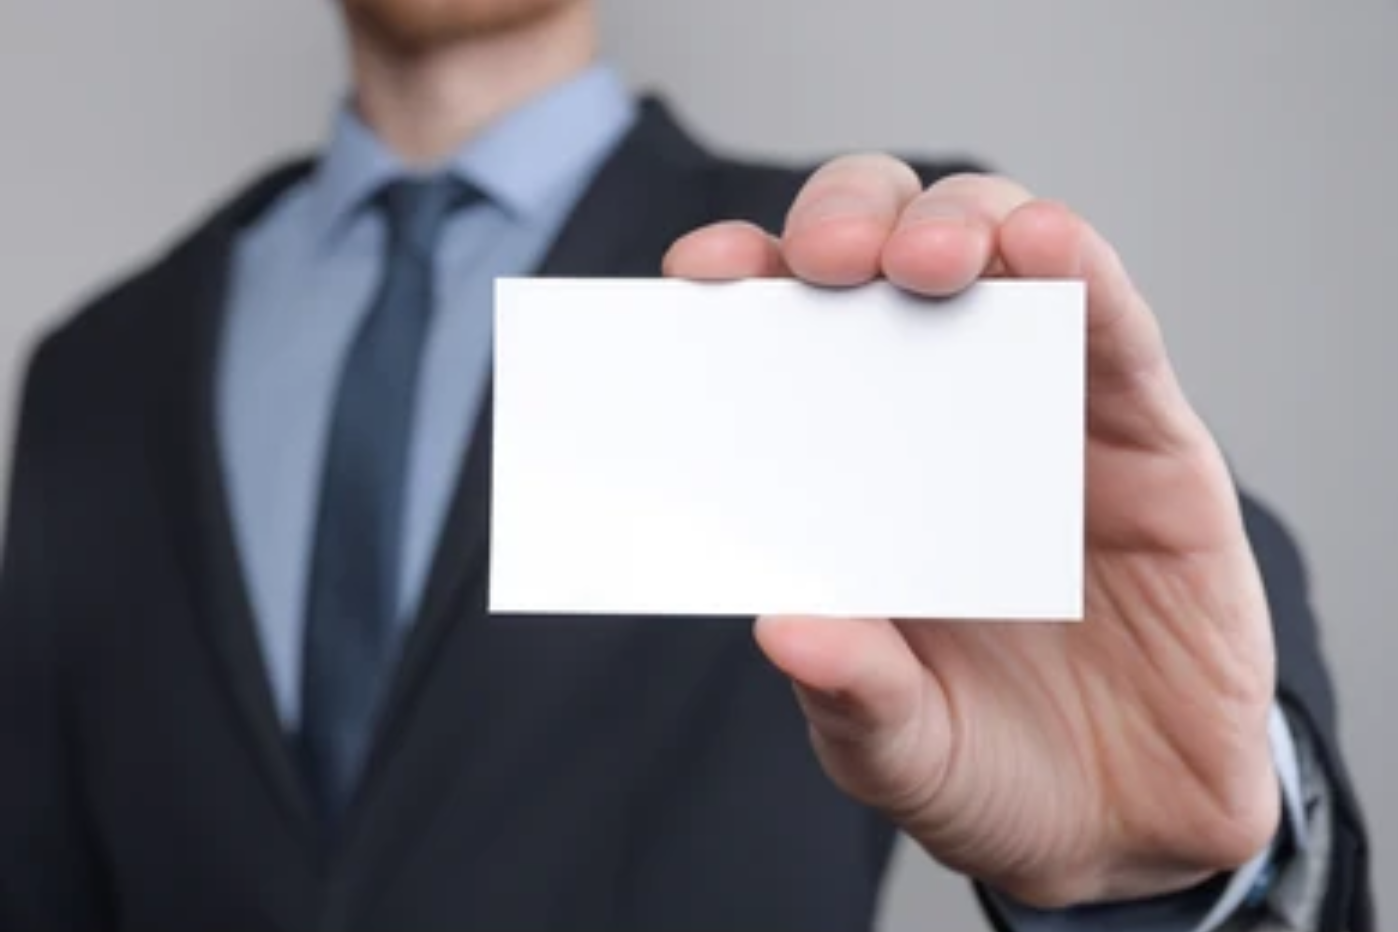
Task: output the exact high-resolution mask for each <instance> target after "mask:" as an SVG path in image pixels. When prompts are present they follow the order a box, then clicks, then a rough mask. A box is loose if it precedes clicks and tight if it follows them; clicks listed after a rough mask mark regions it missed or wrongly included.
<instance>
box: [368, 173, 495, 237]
mask: <svg viewBox="0 0 1398 932" xmlns="http://www.w3.org/2000/svg"><path fill="white" fill-rule="evenodd" d="M479 196H480V195H479V193H478V192H477V191H476V189H475V188H473V187H472V186H471V185H470V184H468V183H467V182H466V181H463V180H462V179H460V178H458V177H456V176H455V175H451V174H443V175H432V176H429V177H422V178H403V179H400V180H398V181H394V182H391V183H389V184H388V185H386V186H385V187H384V188H383V190H382V191H381V192H380V193H379V203H380V204H381V205H382V208H383V211H384V217H385V219H386V220H387V222H388V232H389V239H390V241H391V242H393V243H394V244H395V245H396V246H397V247H399V248H403V247H406V248H408V249H409V250H412V251H413V252H418V253H422V254H430V253H431V251H432V249H433V247H434V246H435V245H436V243H437V237H438V236H439V235H441V232H442V224H443V223H444V222H445V221H446V219H447V217H448V216H450V215H451V213H452V212H453V211H455V210H458V209H460V208H462V207H464V206H466V205H467V204H468V203H470V202H471V201H474V200H476V199H477V198H478V197H479Z"/></svg>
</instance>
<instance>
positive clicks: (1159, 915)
mask: <svg viewBox="0 0 1398 932" xmlns="http://www.w3.org/2000/svg"><path fill="white" fill-rule="evenodd" d="M1267 737H1268V740H1269V742H1270V744H1271V749H1272V760H1273V762H1274V764H1275V766H1276V769H1277V779H1278V781H1279V782H1280V784H1281V793H1282V809H1283V817H1284V818H1285V820H1286V830H1287V831H1289V832H1290V834H1291V839H1292V842H1293V844H1294V846H1295V850H1296V851H1298V852H1300V851H1304V850H1305V849H1306V846H1307V843H1308V838H1307V834H1306V809H1305V797H1304V795H1303V792H1302V781H1301V764H1300V757H1299V755H1298V753H1297V748H1296V740H1295V736H1294V735H1293V734H1292V732H1291V726H1290V724H1289V723H1288V722H1287V720H1286V716H1285V714H1283V712H1282V710H1281V708H1280V707H1279V706H1277V705H1273V706H1272V710H1271V714H1270V716H1269V717H1268V720H1267ZM1275 856H1276V852H1275V850H1274V846H1272V845H1268V846H1267V848H1266V849H1265V850H1263V851H1262V853H1260V854H1258V855H1257V857H1255V858H1253V859H1252V860H1251V861H1249V862H1248V863H1247V864H1244V865H1243V866H1242V867H1241V868H1239V869H1238V870H1236V871H1234V872H1233V873H1232V874H1231V875H1228V877H1227V879H1226V881H1225V880H1223V879H1222V878H1220V879H1219V880H1217V881H1215V882H1213V883H1209V884H1205V885H1203V886H1202V887H1199V888H1196V889H1195V890H1190V891H1185V892H1183V893H1179V894H1175V895H1173V896H1164V897H1158V898H1155V899H1151V900H1143V901H1140V902H1136V903H1113V904H1109V905H1100V906H1082V907H1076V908H1073V909H1064V910H1038V909H1033V908H1031V907H1028V906H1024V905H1021V904H1019V903H1015V902H1013V901H1011V900H1010V899H1009V898H1008V897H1005V896H1002V895H1000V894H998V893H996V892H995V891H993V890H988V891H986V892H987V899H988V900H989V902H990V905H991V908H993V909H994V910H995V911H996V912H998V913H999V916H1000V919H1001V920H1003V921H1004V923H1005V924H1006V925H1007V926H1008V928H1010V929H1011V930H1013V932H1117V930H1121V929H1131V930H1133V932H1218V930H1219V929H1221V928H1222V927H1223V925H1224V924H1225V923H1226V922H1228V921H1229V920H1230V919H1232V918H1233V917H1234V916H1235V915H1236V914H1237V913H1238V912H1239V911H1240V910H1241V909H1243V908H1244V907H1246V906H1251V905H1254V904H1255V902H1256V901H1258V900H1260V899H1261V898H1263V897H1265V896H1266V893H1267V889H1266V887H1267V885H1268V882H1269V880H1270V878H1271V877H1272V876H1273V875H1274V873H1275V871H1276V870H1277V869H1278V868H1279V867H1280V866H1281V865H1278V864H1276V863H1274V861H1275Z"/></svg>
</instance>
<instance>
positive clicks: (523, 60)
mask: <svg viewBox="0 0 1398 932" xmlns="http://www.w3.org/2000/svg"><path fill="white" fill-rule="evenodd" d="M592 17H593V11H592V7H591V4H587V3H565V4H561V5H559V7H558V8H557V9H556V10H555V11H553V12H551V13H550V15H548V16H544V17H540V18H538V19H536V20H534V21H532V22H530V23H528V24H527V25H524V26H520V27H518V28H513V29H507V30H500V31H498V32H495V33H491V34H487V35H481V36H478V37H471V38H468V39H463V40H461V41H459V42H456V43H454V44H449V45H443V46H439V47H432V48H428V49H420V50H414V51H405V50H402V49H395V48H394V47H393V46H392V45H391V44H389V43H384V42H381V41H377V40H376V39H375V37H374V36H372V35H369V34H366V33H365V32H363V31H362V30H351V69H352V72H353V78H354V86H355V104H356V106H357V108H358V110H359V113H360V116H361V117H362V118H363V119H364V121H365V123H366V124H367V125H368V126H369V127H370V128H371V129H373V130H374V132H375V133H376V134H377V135H378V136H379V138H380V139H382V140H383V141H384V143H385V144H386V145H387V146H388V147H389V148H391V149H392V150H393V151H394V152H395V153H396V154H397V155H398V157H399V158H401V159H403V160H404V161H405V162H407V163H408V164H409V165H413V166H416V167H425V166H429V165H432V164H435V163H437V162H440V161H442V160H443V159H445V158H446V157H447V156H449V155H450V154H451V153H452V152H454V151H456V149H458V148H460V146H461V145H462V144H463V143H465V142H466V141H467V140H469V139H470V138H472V137H473V136H475V135H476V134H477V133H479V132H480V130H481V129H482V128H484V127H485V126H486V125H488V124H489V123H490V122H491V121H493V120H495V119H496V118H497V117H499V116H501V115H502V114H504V113H506V112H508V111H510V110H512V109H514V108H515V107H517V106H519V105H520V104H521V103H523V102H524V101H526V100H528V99H529V98H531V97H533V96H535V95H537V94H539V93H541V92H543V91H545V90H547V89H549V88H550V87H553V86H554V85H556V84H559V83H561V82H563V81H565V80H567V79H568V78H570V77H572V76H573V75H575V74H577V73H578V72H580V71H582V70H583V69H585V68H586V67H587V66H588V65H589V64H590V63H591V62H592V61H593V59H594V57H595V56H596V41H595V38H594V37H595V32H594V24H593V22H592Z"/></svg>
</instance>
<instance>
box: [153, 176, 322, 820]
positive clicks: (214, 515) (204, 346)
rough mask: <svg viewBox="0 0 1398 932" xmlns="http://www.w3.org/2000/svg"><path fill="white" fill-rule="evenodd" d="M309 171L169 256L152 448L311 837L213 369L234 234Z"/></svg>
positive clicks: (184, 552) (285, 803)
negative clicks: (270, 665) (266, 658)
mask: <svg viewBox="0 0 1398 932" xmlns="http://www.w3.org/2000/svg"><path fill="white" fill-rule="evenodd" d="M308 170H309V165H308V164H306V163H299V164H296V165H293V166H289V167H287V168H285V169H283V170H281V171H278V172H277V173H275V174H273V175H271V176H269V177H268V178H265V179H263V180H262V181H261V182H260V183H258V184H257V185H256V186H255V187H254V188H252V189H251V190H250V191H248V192H247V193H245V194H244V195H243V196H242V197H240V198H238V199H237V200H236V201H235V202H234V203H233V204H231V205H230V206H228V207H226V208H225V209H224V210H222V211H221V212H220V213H219V214H218V215H217V216H216V217H215V218H214V219H213V220H212V221H211V222H210V223H209V224H208V225H207V226H206V227H205V228H204V229H203V230H201V231H200V232H199V233H198V234H196V235H195V237H194V238H193V239H192V240H190V241H189V242H188V243H186V244H185V245H184V246H183V247H182V248H180V249H179V250H178V251H177V252H176V253H175V254H173V255H172V256H171V258H170V260H169V265H168V269H167V271H168V274H169V276H170V277H169V279H168V282H167V283H166V286H165V288H164V289H163V290H164V296H163V298H164V299H163V300H162V301H160V303H161V304H163V305H164V306H166V307H168V308H169V313H170V315H171V319H170V320H169V321H168V322H167V324H166V328H165V329H166V332H167V333H169V334H171V335H172V340H173V342H172V344H171V347H170V352H169V356H170V358H171V359H172V361H173V365H171V366H170V368H169V369H168V370H167V371H166V372H165V373H164V374H163V376H164V379H165V380H166V381H164V384H162V385H161V389H160V392H159V395H160V400H159V405H160V408H159V410H160V412H161V415H160V425H159V427H160V431H159V436H160V438H161V440H160V442H161V444H162V446H161V448H160V449H158V450H157V451H155V452H156V456H155V461H156V465H157V469H159V470H161V471H162V472H163V473H164V474H165V483H164V487H165V488H166V489H167V490H168V494H169V496H170V505H169V508H168V511H169V518H170V521H171V525H172V531H173V538H174V541H175V546H176V548H177V552H178V554H179V556H180V558H181V559H182V560H183V561H184V564H185V569H186V571H187V573H188V575H189V580H190V584H191V586H190V591H191V593H192V599H193V604H194V613H195V615H196V617H197V623H198V625H199V628H200V633H201V634H202V635H203V639H204V641H205V643H206V645H207V647H208V649H209V660H210V662H211V663H212V664H213V666H214V668H215V673H216V676H217V678H218V679H220V680H221V681H222V682H223V683H224V685H225V686H226V687H227V696H228V699H229V701H230V703H231V706H232V710H233V715H234V717H235V718H236V720H237V724H238V726H239V728H240V731H241V733H242V737H243V738H244V740H245V741H246V742H247V744H248V746H249V749H250V752H251V753H252V755H253V756H254V757H255V758H256V760H257V762H258V764H259V765H260V769H261V770H262V772H263V775H264V777H265V778H266V780H267V782H268V785H269V787H270V790H271V792H272V795H273V796H274V798H275V800H276V802H277V804H278V806H279V808H281V809H282V811H283V813H284V815H285V816H286V817H287V818H288V820H289V822H290V823H291V824H292V825H293V826H294V827H295V828H296V829H297V830H298V831H297V834H298V835H300V836H301V837H304V838H306V839H307V840H309V839H310V838H311V835H310V834H309V829H310V828H311V821H310V820H311V808H310V806H309V801H308V799H307V798H306V794H305V792H304V789H303V787H302V784H301V781H300V778H299V775H298V772H297V770H296V768H295V765H294V762H293V759H292V757H291V754H290V751H289V749H288V747H287V745H286V742H285V739H284V737H283V733H282V728H281V725H280V722H279V720H278V717H277V713H276V709H275V706H274V703H273V700H272V694H271V689H270V685H269V681H268V677H267V672H266V667H265V664H264V662H263V658H262V652H261V650H260V647H259V644H258V642H257V635H256V629H255V626H254V623H253V617H252V609H251V604H250V601H249V598H248V594H247V591H246V587H245V583H244V579H243V576H242V571H241V569H240V562H239V559H238V555H237V552H236V548H235V544H234V539H233V533H232V526H231V521H230V517H229V512H228V504H227V501H228V499H227V494H226V491H225V489H224V482H223V470H222V464H221V462H220V459H219V455H218V444H217V438H216V436H215V423H216V419H215V399H214V373H215V372H216V370H217V353H218V341H219V335H220V331H221V329H222V324H223V318H224V304H225V298H226V291H227V287H226V286H227V278H228V266H229V258H230V255H231V248H232V244H233V242H234V239H235V237H236V235H237V233H238V231H239V230H240V229H241V228H242V227H243V226H245V225H246V223H247V222H248V221H249V219H251V218H253V217H255V216H256V214H257V213H259V212H260V211H261V210H262V209H264V208H265V207H266V206H267V205H268V204H270V203H271V202H272V200H273V199H274V198H275V197H276V195H277V194H278V193H280V192H281V191H282V190H284V189H285V188H286V187H287V186H289V185H290V184H292V183H293V182H294V181H295V180H296V179H298V178H299V177H301V176H302V175H303V174H304V173H305V172H306V171H308Z"/></svg>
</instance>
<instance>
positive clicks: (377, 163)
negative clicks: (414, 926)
mask: <svg viewBox="0 0 1398 932" xmlns="http://www.w3.org/2000/svg"><path fill="white" fill-rule="evenodd" d="M635 116H636V107H635V103H634V100H633V98H632V97H631V96H630V94H629V93H628V92H627V90H626V88H625V87H624V85H623V84H622V82H621V81H620V80H619V78H618V77H617V76H616V75H615V73H613V72H612V71H611V70H609V69H608V68H606V67H605V66H600V65H599V66H594V67H593V68H591V69H589V70H587V71H585V72H584V73H582V74H581V75H579V76H578V77H576V78H574V79H572V80H570V81H568V82H567V83H565V84H562V85H560V86H558V87H556V88H554V89H553V90H551V91H549V92H547V93H545V94H543V95H541V96H539V97H536V98H535V99H533V100H531V101H530V102H528V103H526V104H525V105H523V106H522V107H520V108H518V109H517V110H515V111H513V112H512V113H510V114H508V115H506V116H505V117H504V118H502V119H500V120H499V121H497V122H496V123H495V124H493V125H492V126H490V127H488V128H487V129H486V130H485V131H484V132H483V133H482V134H480V135H479V136H477V137H476V138H475V139H473V140H472V141H471V142H470V143H469V144H468V145H466V146H465V147H464V148H462V149H461V150H460V151H459V152H458V153H457V154H456V155H455V156H453V157H452V158H451V159H449V160H448V161H447V162H446V163H445V164H444V165H442V166H439V167H438V168H439V169H443V170H449V171H452V172H455V173H457V174H458V175H460V176H461V177H462V178H463V179H464V180H466V181H469V182H471V183H472V184H474V185H475V186H476V187H478V188H479V189H480V190H481V191H483V192H484V194H485V195H486V200H485V201H484V202H481V203H478V204H476V205H475V206H472V207H471V208H469V209H466V210H463V211H462V212H461V213H460V214H459V215H457V216H455V217H454V218H452V219H451V220H450V221H449V222H448V223H447V225H446V228H445V230H444V232H443V235H442V238H441V240H440V241H439V243H438V251H437V256H436V272H435V275H436V282H435V284H436V288H437V292H436V294H437V307H436V309H435V311H434V319H433V323H432V329H431V332H430V333H429V336H428V344H427V348H426V351H425V354H424V359H423V365H422V371H421V375H420V378H421V380H422V381H421V384H420V388H419V392H418V396H417V411H416V418H417V420H416V426H415V428H414V434H413V442H412V447H411V449H410V451H409V465H408V483H409V487H408V493H407V514H406V515H405V522H406V523H405V528H404V552H403V554H402V561H403V565H402V572H401V574H400V577H401V580H402V586H401V590H400V592H399V594H398V604H399V613H400V617H401V618H402V619H404V622H403V623H404V624H407V623H408V619H411V618H412V616H413V614H414V609H415V608H416V605H417V601H418V599H419V597H420V595H421V592H422V589H423V587H424V585H425V583H426V576H427V573H428V571H429V568H430V564H431V561H432V556H433V552H434V550H435V547H436V542H437V538H438V535H439V533H440V530H441V524H442V521H443V518H444V516H445V514H446V512H447V509H448V505H449V502H450V498H451V495H452V492H453V489H454V485H455V481H456V476H457V472H458V469H459V467H460V464H461V460H462V456H463V454H464V451H465V449H466V446H467V441H468V438H469V435H470V432H471V430H472V427H473V424H474V416H475V413H476V409H477V407H478V405H479V404H480V402H481V399H482V397H483V391H484V388H485V385H486V381H487V379H488V377H489V364H490V348H491V338H492V328H491V322H492V320H493V316H494V314H493V310H494V280H495V278H496V277H499V276H509V275H520V274H526V273H528V272H529V271H530V270H532V269H534V268H535V267H537V265H538V263H539V262H540V261H541V260H542V259H543V257H544V255H545V252H546V250H547V249H548V247H549V245H550V244H551V243H552V241H553V239H554V238H555V236H556V235H557V234H558V233H559V231H560V230H561V228H562V226H563V223H564V222H565V221H566V219H567V217H568V215H569V214H570V213H571V211H572V209H573V207H574V206H575V204H576V202H577V200H578V199H579V198H580V197H581V195H582V193H583V192H584V191H585V190H586V187H587V184H588V183H589V181H590V180H591V179H592V176H593V175H594V173H595V172H596V170H597V169H598V168H599V167H600V166H601V163H602V162H603V161H604V160H605V158H606V156H607V155H608V154H610V152H611V151H612V149H613V148H614V147H615V145H616V144H617V143H618V142H619V141H620V139H621V137H622V136H623V135H624V134H625V132H626V131H627V129H628V128H629V127H630V126H631V124H632V122H633V121H634V119H635ZM408 174H411V172H410V171H409V170H408V169H407V168H406V167H405V166H404V165H403V164H402V162H400V161H399V160H398V159H397V158H396V157H395V156H394V154H393V153H392V152H390V151H389V150H388V149H387V148H386V147H385V146H384V145H383V144H382V143H381V142H380V141H379V140H378V139H377V138H376V137H375V136H374V135H373V133H372V132H371V131H370V130H369V129H368V128H367V127H366V126H365V125H364V124H363V123H362V122H361V121H360V120H359V119H358V117H357V116H356V115H355V113H354V111H353V109H352V108H349V107H346V108H344V109H343V110H342V112H341V113H340V115H339V117H338V120H337V122H336V124H335V127H334V130H333V133H332V135H331V138H330V141H329V144H328V147H327V149H326V151H325V152H324V155H323V158H322V159H321V161H320V163H319V164H318V166H317V167H316V169H315V170H314V171H313V172H312V173H311V174H310V175H309V176H308V177H307V178H306V179H305V180H304V181H303V182H301V183H300V184H298V185H296V186H294V187H293V188H292V189H291V190H290V191H288V192H287V193H286V194H285V195H284V196H283V197H282V198H281V199H280V200H279V201H278V202H277V203H276V204H275V205H274V206H273V207H272V208H271V209H270V210H269V211H268V213H267V214H266V215H265V216H263V217H261V218H259V219H258V220H257V222H256V223H255V224H254V225H253V226H252V227H251V228H249V229H248V230H247V231H246V232H245V233H244V234H243V235H242V236H241V237H240V239H239V240H238V242H237V243H236V244H235V248H234V253H233V256H232V269H231V275H230V281H229V294H228V301H229V305H228V313H227V315H226V319H225V330H224V332H223V334H222V340H221V344H220V352H219V359H218V372H217V398H218V404H217V419H218V420H217V425H216V426H217V435H218V439H219V447H220V455H221V459H222V465H223V470H224V475H225V485H226V488H227V489H228V495H229V499H230V510H231V514H232V523H233V530H234V535H235V542H236V545H237V551H238V553H239V555H240V558H241V563H242V569H243V574H244V577H245V579H246V580H247V585H248V590H249V596H250V598H251V601H252V607H253V613H254V616H255V619H256V625H257V634H258V637H259V640H260V643H261V647H262V651H263V655H264V659H265V666H266V669H267V672H268V675H269V677H270V681H271V686H272V692H273V697H274V699H275V702H276V707H277V711H278V713H279V715H280V716H281V719H282V723H283V726H284V727H285V728H286V729H287V730H288V731H292V730H294V729H295V728H296V726H297V724H298V722H299V719H300V674H301V649H302V632H303V624H304V613H305V598H306V586H307V577H308V573H309V565H310V555H311V553H310V552H311V544H312V539H313V534H314V526H313V525H314V518H315V505H316V502H317V498H318V492H319V489H318V488H317V483H318V481H319V477H320V475H321V461H322V459H323V455H324V446H325V442H326V435H327V431H328V427H329V419H330V411H331V407H332V403H333V399H334V393H335V390H336V388H337V381H338V373H339V369H340V366H341V364H342V362H343V359H344V357H345V355H346V353H347V352H348V349H349V344H350V340H351V338H352V337H353V335H354V333H355V331H356V330H357V328H358V326H359V324H360V322H361V321H362V319H363V318H364V315H365V314H366V313H368V311H369V308H370V305H371V304H372V300H373V292H374V288H375V286H376V285H377V284H378V281H379V279H380V277H381V275H382V273H383V268H382V265H383V252H384V242H383V238H384V230H383V224H382V222H381V220H380V218H379V217H378V216H377V215H376V214H375V213H374V212H373V211H371V210H368V209H366V208H367V206H368V204H367V202H368V199H369V198H370V197H371V195H372V194H374V193H375V192H376V191H377V190H378V189H379V188H380V187H382V186H383V185H384V184H385V183H386V182H388V181H390V180H392V179H395V178H400V177H403V176H405V175H408ZM1285 729H1286V725H1285V722H1283V721H1281V718H1280V716H1279V715H1278V716H1276V721H1275V722H1274V749H1276V750H1277V752H1278V758H1277V759H1278V762H1279V765H1280V769H1281V772H1282V774H1283V780H1284V783H1287V786H1288V790H1287V795H1288V801H1289V803H1291V802H1292V801H1294V800H1299V799H1300V789H1299V785H1298V784H1297V782H1296V778H1295V772H1296V764H1295V753H1294V751H1292V750H1289V748H1290V743H1289V742H1290V736H1289V733H1286V732H1285ZM1288 755H1289V756H1288ZM1288 774H1289V775H1290V781H1289V782H1288V781H1287V777H1288ZM1297 805H1299V804H1297ZM1295 808H1296V807H1295V806H1294V805H1293V806H1291V808H1290V809H1289V812H1290V813H1291V817H1292V820H1293V825H1299V827H1300V828H1301V829H1304V822H1303V820H1301V819H1299V817H1298V816H1297V815H1296V812H1295V811H1294V810H1295ZM1265 865H1266V859H1265V857H1264V858H1259V859H1258V861H1257V862H1255V864H1253V865H1249V867H1248V868H1247V869H1246V870H1244V871H1240V872H1239V873H1238V875H1237V876H1235V878H1234V881H1233V883H1231V884H1230V885H1229V887H1228V889H1227V890H1226V891H1225V892H1224V894H1223V896H1222V897H1220V898H1217V899H1211V900H1208V901H1205V902H1203V903H1199V902H1194V901H1190V900H1186V899H1167V900H1163V901H1160V902H1158V903H1156V904H1153V905H1151V906H1150V907H1148V908H1146V907H1143V908H1142V910H1143V911H1137V908H1136V907H1122V908H1119V909H1112V910H1094V911H1090V912H1082V913H1077V914H1073V913H1037V912H1034V911H1031V910H1023V909H1019V908H1016V907H1014V906H1013V905H1011V904H1001V908H1002V911H1003V912H1004V913H1005V914H1006V915H1007V916H1008V918H1010V919H1011V921H1012V922H1013V924H1014V926H1015V928H1017V929H1020V930H1024V932H1049V930H1060V929H1062V930H1071V932H1089V930H1095V929H1126V928H1130V929H1133V930H1139V932H1145V930H1147V929H1149V930H1161V932H1165V930H1168V932H1184V930H1190V929H1192V930H1196V932H1209V930H1213V929H1216V928H1218V926H1219V925H1220V924H1221V923H1222V922H1223V921H1224V920H1225V919H1226V918H1227V917H1228V916H1229V915H1230V914H1231V913H1232V912H1233V911H1234V910H1235V909H1236V908H1237V906H1238V905H1239V904H1240V902H1241V901H1242V899H1243V897H1244V896H1245V895H1246V894H1247V892H1248V889H1249V888H1250V887H1251V886H1252V881H1253V878H1254V877H1255V876H1256V874H1257V873H1259V872H1261V870H1262V869H1263V868H1264V866H1265Z"/></svg>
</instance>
